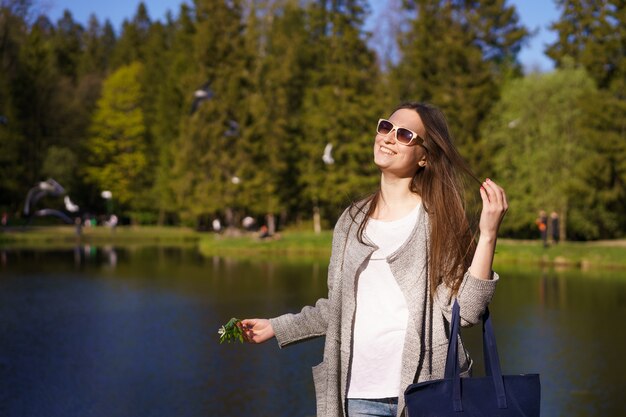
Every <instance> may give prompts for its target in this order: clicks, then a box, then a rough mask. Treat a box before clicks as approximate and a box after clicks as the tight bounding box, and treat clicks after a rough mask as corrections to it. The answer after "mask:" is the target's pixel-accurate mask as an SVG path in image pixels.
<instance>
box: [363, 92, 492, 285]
mask: <svg viewBox="0 0 626 417" xmlns="http://www.w3.org/2000/svg"><path fill="white" fill-rule="evenodd" d="M400 109H411V110H415V111H416V112H417V113H418V114H419V116H420V118H421V119H422V123H423V124H424V128H425V129H426V134H425V137H424V143H423V146H424V148H425V149H426V151H427V155H426V166H425V167H423V168H420V169H418V170H417V172H416V173H415V175H414V176H413V179H412V181H411V184H410V186H409V188H410V190H411V191H412V192H414V193H417V194H419V195H420V196H421V198H422V204H423V207H424V210H425V211H426V213H428V216H429V220H430V243H429V246H428V250H429V253H428V279H429V280H430V288H431V296H432V295H433V294H434V291H435V289H436V288H437V287H438V286H439V285H441V284H442V283H443V284H446V285H447V286H448V287H449V288H450V289H451V290H452V294H456V293H457V292H458V290H459V286H460V285H461V281H462V279H463V275H464V273H465V271H466V270H467V269H468V268H469V266H470V264H471V263H472V258H473V256H474V252H475V250H476V240H475V237H474V233H473V231H472V229H473V227H472V226H471V225H470V221H469V219H468V216H467V210H466V205H465V198H464V190H465V188H464V187H465V180H467V179H468V178H469V179H473V180H475V181H477V182H478V183H479V184H480V180H478V179H477V178H476V176H475V175H474V174H473V173H472V171H471V170H470V168H469V166H468V165H467V163H466V162H465V161H464V160H463V158H462V157H461V155H460V154H459V152H458V150H457V149H456V147H455V146H454V143H453V140H452V136H451V135H450V132H449V129H448V123H447V122H446V118H445V116H444V114H443V112H442V111H441V110H439V109H438V108H436V107H434V106H432V105H430V104H425V103H415V102H407V103H403V104H401V105H399V106H398V107H397V108H396V109H395V110H394V112H396V111H398V110H400ZM379 200H380V189H378V191H376V192H375V193H374V194H373V195H371V196H369V197H368V198H366V199H365V200H363V201H361V202H360V203H359V204H358V206H359V207H357V208H359V209H362V208H363V207H365V206H366V205H367V204H368V203H369V207H368V209H367V212H366V215H365V217H364V219H363V221H362V222H361V224H360V225H359V229H358V232H357V236H358V238H359V240H360V241H361V242H363V233H364V231H365V227H366V225H367V221H368V219H369V218H370V217H371V216H372V215H373V213H374V210H376V206H377V205H378V202H379Z"/></svg>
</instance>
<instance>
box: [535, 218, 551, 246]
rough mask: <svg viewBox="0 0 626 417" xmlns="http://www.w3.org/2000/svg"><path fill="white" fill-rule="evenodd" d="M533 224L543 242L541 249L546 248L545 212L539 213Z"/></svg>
mask: <svg viewBox="0 0 626 417" xmlns="http://www.w3.org/2000/svg"><path fill="white" fill-rule="evenodd" d="M535 224H536V225H537V229H539V236H541V241H542V242H543V247H544V248H547V247H548V216H546V212H545V211H543V210H540V211H539V217H537V219H536V220H535Z"/></svg>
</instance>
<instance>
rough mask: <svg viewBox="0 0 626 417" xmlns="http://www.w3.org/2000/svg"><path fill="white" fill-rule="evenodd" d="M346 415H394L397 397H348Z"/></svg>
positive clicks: (386, 416)
mask: <svg viewBox="0 0 626 417" xmlns="http://www.w3.org/2000/svg"><path fill="white" fill-rule="evenodd" d="M347 401H348V417H395V416H396V413H397V412H398V398H397V397H396V398H377V399H369V398H365V399H361V398H348V399H347Z"/></svg>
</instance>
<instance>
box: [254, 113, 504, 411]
mask: <svg viewBox="0 0 626 417" xmlns="http://www.w3.org/2000/svg"><path fill="white" fill-rule="evenodd" d="M374 162H375V163H376V165H377V166H378V167H379V169H380V171H381V181H380V189H379V190H378V191H377V192H376V193H375V194H374V195H373V196H371V197H369V198H367V199H365V200H363V201H360V202H358V203H355V204H353V205H352V206H350V207H349V208H348V209H346V211H345V212H344V213H343V214H342V215H341V217H340V218H339V220H338V221H337V224H336V226H335V231H334V235H333V246H332V255H331V259H330V265H329V268H328V297H327V298H322V299H320V300H318V301H317V302H316V304H315V306H312V307H311V306H307V307H304V308H303V309H302V311H301V312H300V313H298V314H285V315H282V316H280V317H276V318H273V319H269V320H266V319H246V320H243V321H242V327H243V329H244V331H245V337H246V339H247V341H249V342H250V343H262V342H265V341H266V340H268V339H271V338H272V337H276V339H277V341H278V344H279V346H280V347H283V346H286V345H288V344H290V343H294V342H298V341H302V340H305V339H308V338H312V337H316V336H324V335H325V336H326V342H325V347H324V360H323V362H322V363H321V364H319V365H317V366H315V367H314V368H313V379H314V382H315V392H316V399H317V415H318V417H321V416H324V417H331V416H332V417H335V416H344V415H347V416H349V417H358V416H366V415H375V416H400V415H402V414H403V412H404V398H403V392H404V390H405V389H406V387H407V386H408V385H410V384H411V383H414V382H421V381H425V380H430V379H438V378H442V377H443V372H444V368H445V361H446V352H447V345H448V333H447V330H446V329H447V328H448V326H449V325H448V322H449V320H450V312H451V306H452V303H453V301H454V299H455V298H456V299H457V300H458V301H459V304H460V305H461V320H462V324H463V325H465V326H469V325H472V324H474V323H477V322H478V321H479V320H480V318H481V315H482V313H483V312H484V310H485V307H486V306H487V304H488V303H489V302H490V300H491V298H492V296H493V293H494V290H495V285H496V282H497V280H498V275H497V274H495V273H494V272H493V271H492V270H491V267H492V262H493V256H494V250H495V246H496V235H497V231H498V228H499V226H500V223H501V221H502V218H503V217H504V214H505V213H506V210H507V202H506V196H505V193H504V190H502V188H500V187H499V186H498V185H497V184H496V183H494V182H493V181H491V180H489V179H486V180H485V181H484V182H483V183H482V185H481V186H480V189H479V193H480V196H481V199H482V203H483V207H482V212H481V215H480V221H479V230H480V238H479V239H478V242H476V241H475V239H474V238H473V234H472V231H471V230H470V226H469V224H468V221H467V217H466V213H465V208H464V202H463V197H462V195H463V186H462V181H461V177H462V174H464V173H465V174H471V173H470V171H469V170H468V169H467V168H466V165H465V164H464V162H463V160H462V158H461V157H460V155H459V153H458V151H457V150H456V149H455V147H454V145H453V144H452V141H451V138H450V135H449V133H448V127H447V124H446V121H445V118H444V116H443V114H442V113H441V111H439V110H438V109H436V108H434V107H432V106H430V105H426V104H419V103H406V104H402V105H400V106H399V107H398V108H397V109H396V110H395V111H394V112H393V114H392V115H391V116H390V117H389V120H384V119H381V120H380V121H379V122H378V126H377V135H376V139H375V141H374ZM478 182H480V181H478ZM459 343H460V349H459V352H464V353H465V354H464V355H463V354H461V355H460V356H461V358H460V363H461V367H462V368H461V369H462V370H463V371H464V374H465V375H468V374H469V372H470V371H471V364H472V362H471V360H470V359H469V357H468V355H467V352H466V351H465V349H463V346H462V344H461V341H460V340H459Z"/></svg>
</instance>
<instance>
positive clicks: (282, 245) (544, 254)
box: [200, 231, 626, 269]
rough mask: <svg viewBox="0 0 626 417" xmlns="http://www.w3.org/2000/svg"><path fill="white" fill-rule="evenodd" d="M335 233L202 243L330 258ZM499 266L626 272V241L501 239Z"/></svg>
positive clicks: (224, 251) (230, 250)
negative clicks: (546, 243) (547, 242)
mask: <svg viewBox="0 0 626 417" xmlns="http://www.w3.org/2000/svg"><path fill="white" fill-rule="evenodd" d="M331 241H332V233H331V232H330V231H325V232H322V233H321V234H319V235H315V234H313V233H309V232H292V233H284V234H282V235H281V236H280V237H279V238H278V239H268V240H261V239H258V238H254V237H240V238H223V237H215V236H207V237H205V238H203V239H202V240H201V241H200V250H201V252H202V253H204V254H206V255H228V256H244V257H245V256H251V255H252V256H255V255H256V256H276V255H277V256H281V255H286V256H289V255H308V256H321V257H328V256H330V247H331ZM496 263H505V264H513V263H519V264H527V265H554V266H563V267H574V268H582V269H589V268H594V267H595V268H597V267H601V268H619V269H621V268H624V269H626V240H618V241H602V242H561V243H559V244H558V245H551V246H549V247H548V248H544V247H543V246H542V244H541V242H540V241H539V240H536V241H532V240H513V239H499V240H498V245H497V248H496Z"/></svg>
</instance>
